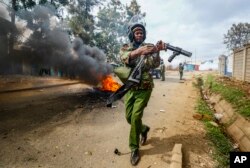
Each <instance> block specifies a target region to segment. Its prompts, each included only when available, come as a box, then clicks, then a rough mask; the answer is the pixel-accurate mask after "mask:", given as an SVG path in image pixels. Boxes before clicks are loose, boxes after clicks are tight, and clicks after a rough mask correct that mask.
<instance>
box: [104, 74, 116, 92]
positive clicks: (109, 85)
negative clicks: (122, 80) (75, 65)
mask: <svg viewBox="0 0 250 168" xmlns="http://www.w3.org/2000/svg"><path fill="white" fill-rule="evenodd" d="M120 87H121V85H120V84H119V83H117V82H116V81H115V80H114V79H113V78H112V76H111V75H108V76H107V77H106V78H104V79H103V80H102V88H101V90H105V91H112V92H115V91H116V90H118V89H119V88H120Z"/></svg>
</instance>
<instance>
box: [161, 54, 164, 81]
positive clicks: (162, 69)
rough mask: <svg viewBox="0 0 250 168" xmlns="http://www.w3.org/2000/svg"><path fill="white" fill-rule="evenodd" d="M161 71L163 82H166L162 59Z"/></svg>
mask: <svg viewBox="0 0 250 168" xmlns="http://www.w3.org/2000/svg"><path fill="white" fill-rule="evenodd" d="M160 70H161V81H165V64H164V61H163V59H161V63H160Z"/></svg>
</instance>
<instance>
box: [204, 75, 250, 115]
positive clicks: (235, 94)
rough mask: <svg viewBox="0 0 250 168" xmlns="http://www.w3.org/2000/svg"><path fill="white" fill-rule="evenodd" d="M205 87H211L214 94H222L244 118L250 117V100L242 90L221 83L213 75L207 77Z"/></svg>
mask: <svg viewBox="0 0 250 168" xmlns="http://www.w3.org/2000/svg"><path fill="white" fill-rule="evenodd" d="M205 87H209V89H210V90H211V91H212V92H214V93H218V94H220V95H221V96H222V97H223V98H224V99H225V100H226V101H228V102H229V103H230V104H232V105H233V107H234V108H235V109H236V111H237V112H239V113H240V114H241V115H242V116H244V117H247V118H249V117H250V100H249V99H248V98H247V96H246V93H244V92H243V91H242V90H240V89H239V88H236V87H232V86H228V85H225V84H223V83H220V82H219V81H217V80H216V78H215V77H214V76H212V75H208V76H207V79H206V82H205Z"/></svg>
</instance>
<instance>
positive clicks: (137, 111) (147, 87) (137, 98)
mask: <svg viewBox="0 0 250 168" xmlns="http://www.w3.org/2000/svg"><path fill="white" fill-rule="evenodd" d="M144 45H149V44H146V43H142V44H141V45H140V46H144ZM151 45H152V44H151ZM135 49H137V48H136V47H134V46H133V43H130V44H125V45H123V47H122V48H121V50H120V58H121V60H122V61H123V63H125V65H126V66H129V67H131V68H134V67H135V66H136V63H137V62H138V61H139V59H140V57H137V58H135V59H133V60H130V58H129V54H130V52H131V51H133V50H135ZM159 65H160V57H159V52H158V53H154V54H151V55H148V56H147V58H146V59H145V62H144V67H143V68H142V78H141V82H140V84H138V85H137V86H134V87H133V88H132V89H131V90H129V91H128V92H127V93H126V95H125V107H126V119H127V122H128V123H129V124H130V125H131V128H130V135H129V147H130V149H131V151H135V150H136V149H138V148H139V141H140V134H141V133H144V132H145V131H146V129H147V128H148V126H146V125H144V124H142V116H143V110H144V108H145V107H146V106H147V103H148V101H149V98H150V96H151V92H152V89H153V87H154V83H153V78H152V76H151V74H150V73H149V70H150V69H151V68H156V67H158V66H159Z"/></svg>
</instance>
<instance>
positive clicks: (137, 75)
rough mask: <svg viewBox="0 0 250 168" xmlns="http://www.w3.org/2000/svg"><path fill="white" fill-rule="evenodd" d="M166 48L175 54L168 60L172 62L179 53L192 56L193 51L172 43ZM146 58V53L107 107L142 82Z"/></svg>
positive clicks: (166, 45)
mask: <svg viewBox="0 0 250 168" xmlns="http://www.w3.org/2000/svg"><path fill="white" fill-rule="evenodd" d="M164 48H165V50H171V51H173V55H171V56H170V57H169V58H168V62H171V61H172V60H173V59H174V58H175V57H176V56H177V55H180V54H182V55H185V56H187V57H191V56H192V53H191V52H188V51H186V50H183V49H182V48H179V47H174V46H171V45H170V44H165V47H164ZM145 58H146V56H145V55H142V56H141V57H140V61H139V63H138V64H137V65H136V67H135V68H134V69H133V71H132V72H131V74H130V75H129V77H128V80H127V81H126V82H125V83H124V85H122V86H121V87H120V88H119V89H118V90H117V91H116V92H115V93H113V94H112V95H110V97H109V98H108V100H107V104H106V105H107V107H111V106H112V103H113V102H114V101H116V100H119V99H121V98H122V97H123V96H124V95H125V94H126V93H127V92H128V91H129V90H130V89H131V88H132V87H133V86H135V85H137V84H139V83H140V79H141V74H142V67H143V65H144V59H145Z"/></svg>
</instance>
